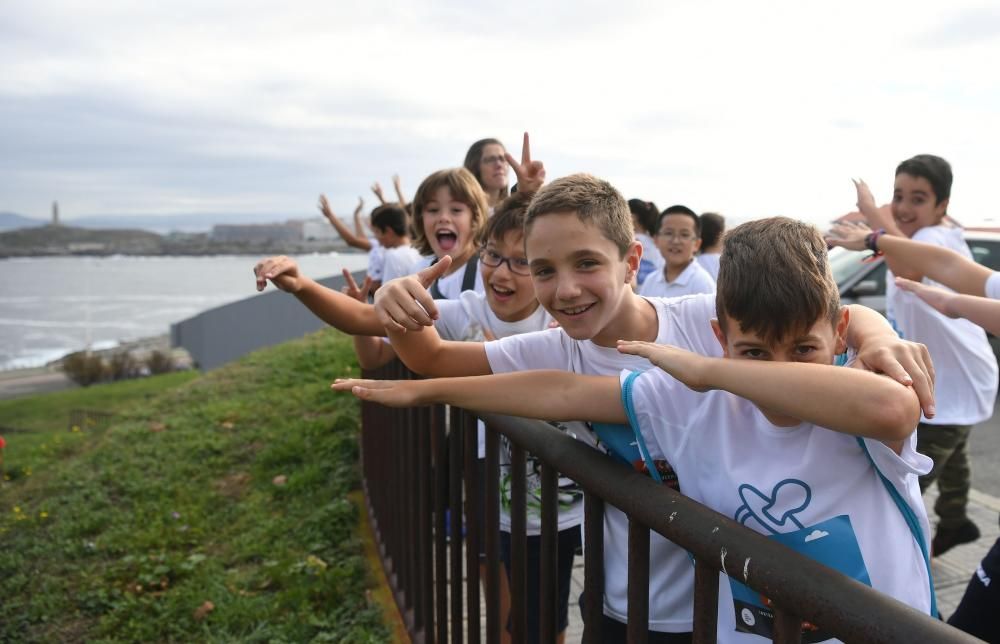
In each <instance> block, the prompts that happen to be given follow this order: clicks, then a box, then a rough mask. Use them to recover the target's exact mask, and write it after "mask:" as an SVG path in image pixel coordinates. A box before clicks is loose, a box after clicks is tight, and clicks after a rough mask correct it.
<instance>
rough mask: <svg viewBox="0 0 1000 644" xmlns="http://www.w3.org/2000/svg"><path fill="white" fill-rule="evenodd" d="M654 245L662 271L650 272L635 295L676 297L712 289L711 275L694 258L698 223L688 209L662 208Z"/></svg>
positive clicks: (713, 290)
mask: <svg viewBox="0 0 1000 644" xmlns="http://www.w3.org/2000/svg"><path fill="white" fill-rule="evenodd" d="M656 247H657V248H658V249H659V250H660V254H661V255H662V256H663V257H664V259H665V261H664V265H663V270H660V271H656V272H654V273H650V275H649V276H648V277H647V278H646V280H645V281H644V282H642V286H641V287H639V295H646V296H650V297H680V296H681V295H693V294H695V293H714V292H715V278H713V277H712V276H711V275H709V273H708V271H706V270H705V269H704V268H703V267H702V265H701V264H699V263H698V262H697V261H695V253H697V252H698V249H699V248H700V247H701V222H700V220H699V219H698V215H696V214H694V212H692V211H691V209H690V208H687V207H685V206H671V207H670V208H667V209H666V210H664V211H663V214H662V215H660V219H659V222H658V224H657V229H656Z"/></svg>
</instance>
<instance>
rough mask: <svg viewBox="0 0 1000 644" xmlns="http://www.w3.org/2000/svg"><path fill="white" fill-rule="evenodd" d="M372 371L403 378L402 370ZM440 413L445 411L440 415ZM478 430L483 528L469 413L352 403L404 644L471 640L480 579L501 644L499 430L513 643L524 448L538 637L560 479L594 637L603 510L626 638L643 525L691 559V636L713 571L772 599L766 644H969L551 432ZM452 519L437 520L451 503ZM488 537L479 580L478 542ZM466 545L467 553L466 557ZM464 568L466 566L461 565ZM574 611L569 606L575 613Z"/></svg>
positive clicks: (644, 558) (547, 623) (546, 428)
mask: <svg viewBox="0 0 1000 644" xmlns="http://www.w3.org/2000/svg"><path fill="white" fill-rule="evenodd" d="M367 376H369V377H377V378H392V379H405V378H410V377H413V376H412V374H411V373H410V372H409V371H408V370H406V368H405V367H403V366H402V365H401V364H400V363H398V362H394V363H392V364H390V365H388V366H387V367H384V368H383V369H381V370H379V371H377V372H372V373H369V374H367ZM446 415H447V417H446ZM478 417H480V418H482V419H484V420H485V421H486V423H487V427H488V431H487V432H486V468H485V472H486V473H485V476H486V480H485V481H484V484H485V490H486V501H485V506H486V507H485V512H486V514H485V528H484V530H485V534H480V527H479V524H478V522H477V521H476V520H473V519H471V518H470V519H468V520H466V521H465V522H464V524H465V535H464V537H463V535H462V525H463V521H461V520H460V519H459V517H458V515H459V514H460V513H459V511H458V509H459V508H463V507H464V509H465V512H464V515H465V516H466V517H474V516H476V513H475V512H474V511H472V510H473V509H474V508H473V507H472V504H475V503H478V502H479V501H478V498H479V497H478V495H477V492H476V490H477V484H478V481H477V480H476V477H477V476H478V473H477V467H476V459H477V454H476V447H477V445H476V439H475V436H476V431H475V427H476V416H474V415H473V414H471V413H468V412H465V411H463V410H459V409H454V408H450V409H449V408H446V407H443V406H437V407H425V408H410V409H389V408H386V407H382V406H379V405H375V404H372V403H363V404H362V427H363V431H362V467H363V479H364V488H365V494H366V497H367V501H368V505H369V508H368V509H369V516H370V517H371V521H372V528H373V530H374V533H375V536H376V541H377V543H378V546H379V550H380V554H381V557H382V563H383V566H384V568H385V572H386V576H387V578H388V579H389V583H390V586H391V587H392V590H393V593H394V595H395V599H396V603H397V606H398V608H399V610H400V613H401V615H402V616H403V619H404V622H405V624H406V627H407V629H408V630H409V633H410V635H411V637H412V639H413V641H414V642H439V643H441V644H443V643H444V642H448V641H449V639H450V641H451V642H455V643H457V642H463V641H469V642H479V641H481V631H482V630H483V629H482V624H481V623H480V583H481V581H482V583H483V589H484V591H485V607H486V625H485V626H486V628H485V633H486V641H487V642H488V643H489V644H494V643H496V642H499V641H500V630H501V628H502V627H503V625H501V624H500V615H499V602H498V599H497V598H498V597H499V575H501V574H505V573H504V572H503V571H502V569H501V564H500V563H499V562H500V557H499V538H498V534H499V494H498V475H499V449H500V448H499V434H498V433H502V434H504V435H505V436H506V437H507V438H508V439H509V441H510V443H511V471H510V477H511V485H512V489H511V562H512V565H511V586H510V597H511V641H513V642H523V641H525V639H526V638H525V633H526V611H527V607H526V606H525V600H524V598H525V596H526V592H525V584H526V537H525V532H526V530H525V526H526V502H525V453H526V451H527V452H530V453H532V454H533V455H534V456H536V457H537V458H538V459H539V460H540V461H541V463H542V471H541V479H542V492H541V494H542V509H541V512H542V515H541V523H542V532H541V573H540V586H541V590H540V594H539V597H540V598H541V606H539V609H538V610H539V616H540V635H541V638H540V641H542V642H554V641H555V639H556V634H557V633H556V628H557V627H556V614H557V613H556V597H557V593H556V548H557V541H556V535H557V505H556V491H557V481H558V476H559V475H558V473H559V472H561V473H562V474H564V475H566V476H568V477H570V478H572V479H573V480H575V481H576V483H577V484H578V485H579V486H580V487H582V488H583V489H584V491H585V501H584V504H585V522H584V529H585V538H584V541H585V543H586V548H585V553H584V595H585V597H586V601H585V602H584V607H583V610H584V615H583V618H584V634H583V641H584V642H586V643H588V644H589V643H599V642H602V634H601V626H602V620H603V618H602V607H603V601H602V599H603V587H604V565H603V541H604V533H603V525H604V521H603V515H604V504H605V503H610V504H611V505H613V506H615V507H617V508H619V509H620V510H622V511H623V512H624V513H625V514H626V515H627V516H628V517H629V558H628V583H629V586H628V588H629V590H628V626H627V629H628V631H627V632H628V641H629V642H634V643H642V642H645V641H646V638H647V623H648V614H649V611H648V608H649V596H648V590H649V589H648V582H649V563H650V562H649V537H650V535H649V531H650V529H652V530H655V531H656V532H657V533H659V534H661V535H663V536H664V537H665V538H667V539H669V540H671V541H673V542H674V543H676V544H678V545H679V546H681V547H683V548H684V549H686V550H687V551H688V552H690V553H691V555H692V556H693V558H694V560H695V565H694V567H695V591H694V592H695V595H694V620H693V623H694V636H693V639H694V642H696V643H704V642H715V641H716V628H717V605H718V593H719V574H718V573H719V572H720V571H721V572H724V573H726V574H727V575H729V576H730V577H733V578H737V579H738V581H740V582H741V583H744V584H746V585H747V586H749V587H750V588H752V589H754V590H755V591H757V592H759V593H761V594H763V595H764V596H766V597H768V598H770V600H771V601H772V602H773V605H774V614H775V619H774V629H775V633H774V636H773V641H775V642H780V643H789V642H800V641H801V638H802V622H803V620H806V621H808V622H810V623H811V624H814V625H816V626H817V627H819V628H821V629H823V630H824V631H825V632H827V633H830V634H831V635H833V636H835V637H837V638H839V639H841V640H843V641H846V642H860V643H868V642H871V643H875V642H886V643H888V642H907V643H910V642H941V643H951V642H955V643H958V642H978V641H979V640H977V639H975V638H973V637H971V636H970V635H967V634H965V633H962V632H961V631H958V630H956V629H954V628H952V627H950V626H948V625H946V624H944V623H943V622H941V621H939V620H935V619H932V618H931V617H929V616H927V615H924V614H921V613H920V612H918V611H916V610H914V609H912V608H910V607H908V606H906V605H904V604H902V603H900V602H898V601H896V600H894V599H892V598H890V597H887V596H885V595H882V594H881V593H879V592H877V591H875V590H873V589H872V588H870V587H868V586H865V585H863V584H861V583H858V582H856V581H854V580H853V579H850V578H848V577H846V576H844V575H842V574H840V573H839V572H836V571H834V570H832V569H830V568H827V567H826V566H823V565H821V564H819V563H817V562H815V561H813V560H811V559H809V558H807V557H804V556H802V555H800V554H798V553H796V552H793V551H791V550H789V549H787V548H785V547H784V546H782V545H780V544H778V543H776V542H774V541H772V540H770V539H767V538H766V537H764V536H763V535H760V534H758V533H756V532H753V531H752V530H749V529H747V528H745V527H743V526H742V525H739V524H738V523H736V522H735V521H732V520H730V519H728V518H727V517H725V516H723V515H721V514H719V513H717V512H715V511H713V510H710V509H709V508H707V507H705V506H703V505H701V504H699V503H697V502H695V501H692V500H691V499H688V498H686V497H684V496H682V495H681V494H679V493H677V492H675V491H673V490H671V489H669V488H667V487H665V486H663V485H661V484H658V483H656V482H654V481H653V480H652V479H650V478H649V477H647V476H645V475H643V474H640V473H638V472H635V471H633V470H632V469H630V468H628V467H626V466H624V465H622V464H620V463H616V462H614V461H612V460H611V459H609V458H608V457H606V456H605V455H603V454H601V453H600V452H598V451H597V450H594V449H592V448H590V447H588V446H586V445H584V444H582V443H580V442H578V441H575V440H574V439H572V438H570V437H568V436H566V435H565V434H563V433H562V432H560V431H559V430H557V429H555V428H554V427H552V426H550V425H548V424H547V423H542V422H540V421H534V420H529V419H523V418H514V417H508V416H500V415H494V414H479V415H478ZM449 508H450V509H451V519H450V522H446V515H447V514H448V513H447V512H446V510H447V509H449ZM480 539H483V540H484V541H485V553H486V557H485V562H486V566H485V579H484V580H480V575H479V563H480V562H479V555H478V552H479V550H478V546H479V543H480ZM463 545H464V555H463ZM463 562H464V566H463ZM571 610H572V609H571Z"/></svg>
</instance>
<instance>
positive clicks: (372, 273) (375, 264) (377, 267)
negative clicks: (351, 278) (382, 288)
mask: <svg viewBox="0 0 1000 644" xmlns="http://www.w3.org/2000/svg"><path fill="white" fill-rule="evenodd" d="M368 241H369V242H370V243H371V245H372V247H371V249H369V251H368V277H370V278H372V280H374V281H376V282H380V281H382V263H383V254H384V253H385V248H383V247H382V244H380V243H378V240H377V239H375V238H374V237H369V238H368Z"/></svg>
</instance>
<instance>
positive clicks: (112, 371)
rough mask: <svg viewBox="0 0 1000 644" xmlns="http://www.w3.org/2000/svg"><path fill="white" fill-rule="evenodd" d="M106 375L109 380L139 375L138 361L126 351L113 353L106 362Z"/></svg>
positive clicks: (125, 378)
mask: <svg viewBox="0 0 1000 644" xmlns="http://www.w3.org/2000/svg"><path fill="white" fill-rule="evenodd" d="M107 375H108V377H109V378H111V380H127V379H128V378H135V377H137V376H138V375H139V362H138V361H137V360H136V359H135V358H134V357H133V356H132V354H131V353H129V352H128V351H122V352H121V353H115V354H114V355H112V356H111V360H109V361H108V364H107Z"/></svg>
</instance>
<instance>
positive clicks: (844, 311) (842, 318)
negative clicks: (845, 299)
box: [833, 306, 851, 355]
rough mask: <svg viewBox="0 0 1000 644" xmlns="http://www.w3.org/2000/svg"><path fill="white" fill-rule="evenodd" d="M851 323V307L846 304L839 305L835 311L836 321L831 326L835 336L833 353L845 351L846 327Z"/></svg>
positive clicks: (837, 353)
mask: <svg viewBox="0 0 1000 644" xmlns="http://www.w3.org/2000/svg"><path fill="white" fill-rule="evenodd" d="M850 325H851V309H849V308H847V307H846V306H842V307H840V312H838V313H837V323H836V324H835V325H834V327H833V332H834V335H835V336H836V343H837V344H836V346H835V347H834V354H835V355H839V354H841V353H843V352H845V351H847V327H849V326H850Z"/></svg>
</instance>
